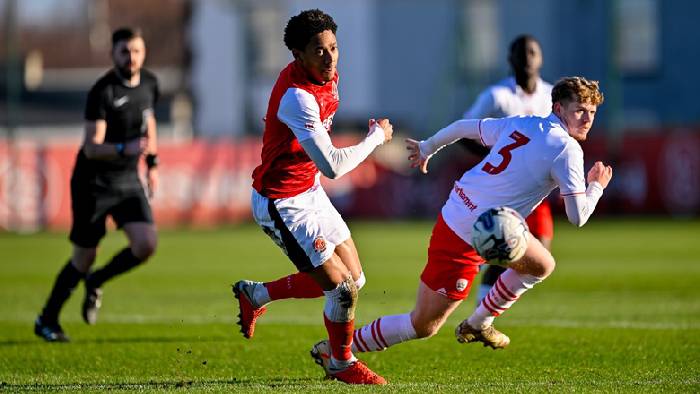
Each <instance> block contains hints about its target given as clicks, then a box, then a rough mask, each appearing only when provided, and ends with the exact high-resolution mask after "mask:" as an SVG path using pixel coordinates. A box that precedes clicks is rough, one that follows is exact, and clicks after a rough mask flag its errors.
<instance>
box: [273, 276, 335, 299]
mask: <svg viewBox="0 0 700 394" xmlns="http://www.w3.org/2000/svg"><path fill="white" fill-rule="evenodd" d="M265 287H266V288H267V292H268V293H269V294H270V299H271V300H273V301H274V300H282V299H287V298H318V297H321V296H322V295H323V290H322V289H321V287H320V286H319V285H318V283H316V281H314V280H313V279H312V278H311V276H309V275H308V274H305V273H303V272H297V273H296V274H292V275H289V276H285V277H283V278H280V279H277V280H276V281H273V282H267V283H265Z"/></svg>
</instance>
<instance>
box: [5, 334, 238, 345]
mask: <svg viewBox="0 0 700 394" xmlns="http://www.w3.org/2000/svg"><path fill="white" fill-rule="evenodd" d="M230 340H231V337H228V336H211V337H202V336H189V337H122V338H117V337H114V338H89V339H72V340H71V341H70V342H68V343H65V342H63V343H48V342H45V341H43V340H41V339H39V338H35V339H8V340H1V341H0V347H5V346H16V345H23V346H24V345H30V346H31V345H48V346H51V345H56V346H62V345H63V346H67V345H71V344H75V345H81V344H87V343H96V344H102V343H177V342H198V343H204V342H227V341H230Z"/></svg>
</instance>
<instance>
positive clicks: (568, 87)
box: [552, 77, 604, 106]
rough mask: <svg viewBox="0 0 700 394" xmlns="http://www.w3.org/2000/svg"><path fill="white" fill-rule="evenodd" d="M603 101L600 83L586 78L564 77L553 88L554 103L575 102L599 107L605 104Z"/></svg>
mask: <svg viewBox="0 0 700 394" xmlns="http://www.w3.org/2000/svg"><path fill="white" fill-rule="evenodd" d="M603 100H604V97H603V93H602V92H601V91H600V90H599V88H598V81H589V80H587V79H586V78H584V77H564V78H562V79H560V80H559V81H557V83H556V84H555V85H554V88H552V103H561V102H564V101H575V102H578V103H586V104H593V105H595V106H598V105H600V104H603Z"/></svg>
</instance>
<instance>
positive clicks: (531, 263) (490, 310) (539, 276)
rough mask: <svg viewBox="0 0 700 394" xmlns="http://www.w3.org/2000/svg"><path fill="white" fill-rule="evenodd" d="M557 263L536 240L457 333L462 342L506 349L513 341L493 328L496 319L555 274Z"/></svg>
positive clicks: (509, 266) (511, 266)
mask: <svg viewBox="0 0 700 394" xmlns="http://www.w3.org/2000/svg"><path fill="white" fill-rule="evenodd" d="M554 267H555V262H554V258H553V257H552V255H551V254H550V253H549V251H548V250H547V249H546V248H545V247H544V246H543V245H542V243H541V242H540V241H539V240H537V239H536V238H534V237H531V238H530V240H529V242H528V247H527V250H526V252H525V256H523V257H522V258H521V259H520V260H518V261H515V262H513V263H510V264H509V265H508V269H507V270H506V271H505V272H504V273H503V274H501V276H499V278H498V280H497V281H496V284H495V285H494V286H493V288H492V289H491V291H490V292H489V294H488V295H487V296H486V297H485V298H484V299H483V300H482V302H481V304H479V306H478V307H477V308H476V310H475V311H474V313H472V315H471V316H470V317H469V318H468V319H466V320H465V321H463V322H462V323H461V324H460V325H459V326H458V327H457V330H456V335H457V340H459V341H460V342H463V343H464V342H482V343H484V345H485V346H491V347H492V348H494V349H496V348H503V347H505V346H507V345H508V343H509V342H510V340H509V339H508V337H507V336H505V335H504V334H502V333H500V332H498V331H497V330H495V329H494V328H493V321H494V319H495V318H496V317H497V316H499V315H501V314H502V313H503V312H505V311H506V310H508V309H509V308H510V307H511V306H512V305H513V304H514V303H515V302H516V301H517V300H518V298H519V297H520V296H522V295H523V294H524V293H525V292H526V291H527V290H529V289H531V288H532V287H533V286H534V285H536V284H537V283H539V282H541V281H543V280H544V279H545V278H547V277H548V276H549V275H550V274H551V273H552V271H554Z"/></svg>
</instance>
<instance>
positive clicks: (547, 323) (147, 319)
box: [0, 313, 700, 330]
mask: <svg viewBox="0 0 700 394" xmlns="http://www.w3.org/2000/svg"><path fill="white" fill-rule="evenodd" d="M30 320H31V319H30ZM235 321H236V319H235V318H234V316H233V315H227V316H211V315H209V316H207V315H186V316H181V317H173V316H172V315H167V316H163V315H161V316H159V315H114V314H112V315H105V316H100V323H118V324H123V323H126V324H217V323H219V324H234V323H235ZM320 321H321V319H320V318H316V316H308V315H304V316H289V315H283V316H274V313H268V314H267V315H265V316H264V317H263V318H261V320H260V323H261V324H291V325H315V324H320ZM370 321H371V320H368V321H364V320H357V321H356V325H361V324H365V323H369V322H370ZM0 322H10V323H17V322H25V320H23V319H11V320H8V319H0ZM64 322H65V323H73V322H78V320H74V319H66V320H65V321H64ZM449 324H450V323H449V322H448V323H447V324H446V325H449ZM509 326H510V327H556V328H590V329H600V328H618V329H640V330H700V322H671V321H662V322H649V321H630V320H609V321H579V320H567V319H545V320H532V319H508V318H505V319H503V320H502V322H501V323H500V324H499V327H501V328H507V327H509Z"/></svg>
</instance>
